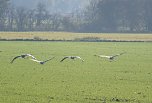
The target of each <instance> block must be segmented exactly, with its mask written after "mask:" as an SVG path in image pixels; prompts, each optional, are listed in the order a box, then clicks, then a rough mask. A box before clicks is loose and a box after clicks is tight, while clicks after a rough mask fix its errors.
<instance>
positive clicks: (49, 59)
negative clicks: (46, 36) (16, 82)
mask: <svg viewBox="0 0 152 103" xmlns="http://www.w3.org/2000/svg"><path fill="white" fill-rule="evenodd" d="M52 59H54V57H52V58H50V59H47V60H45V61H43V62H44V63H46V62H48V61H50V60H52Z"/></svg>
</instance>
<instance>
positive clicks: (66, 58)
mask: <svg viewBox="0 0 152 103" xmlns="http://www.w3.org/2000/svg"><path fill="white" fill-rule="evenodd" d="M67 58H69V57H68V56H66V57H64V58H63V59H62V60H61V61H60V62H62V61H63V60H65V59H67Z"/></svg>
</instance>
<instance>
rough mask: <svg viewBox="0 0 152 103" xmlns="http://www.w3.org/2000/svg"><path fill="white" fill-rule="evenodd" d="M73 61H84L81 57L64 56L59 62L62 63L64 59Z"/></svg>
mask: <svg viewBox="0 0 152 103" xmlns="http://www.w3.org/2000/svg"><path fill="white" fill-rule="evenodd" d="M68 58H69V59H73V60H75V59H80V60H82V61H83V62H84V60H83V59H82V58H81V57H79V56H65V57H64V58H63V59H62V60H61V61H60V62H63V61H64V60H65V59H68Z"/></svg>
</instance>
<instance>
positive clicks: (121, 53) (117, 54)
mask: <svg viewBox="0 0 152 103" xmlns="http://www.w3.org/2000/svg"><path fill="white" fill-rule="evenodd" d="M122 54H125V52H123V53H120V54H116V55H113V56H112V57H117V56H120V55H122Z"/></svg>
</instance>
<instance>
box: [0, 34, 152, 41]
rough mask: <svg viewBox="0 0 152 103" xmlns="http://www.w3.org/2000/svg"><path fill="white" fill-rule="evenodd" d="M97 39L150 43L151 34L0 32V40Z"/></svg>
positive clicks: (151, 39)
mask: <svg viewBox="0 0 152 103" xmlns="http://www.w3.org/2000/svg"><path fill="white" fill-rule="evenodd" d="M84 38H97V39H99V40H116V41H152V34H127V33H126V34H122V33H112V35H111V33H70V32H0V39H6V40H15V39H23V40H26V39H33V40H79V39H84Z"/></svg>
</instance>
